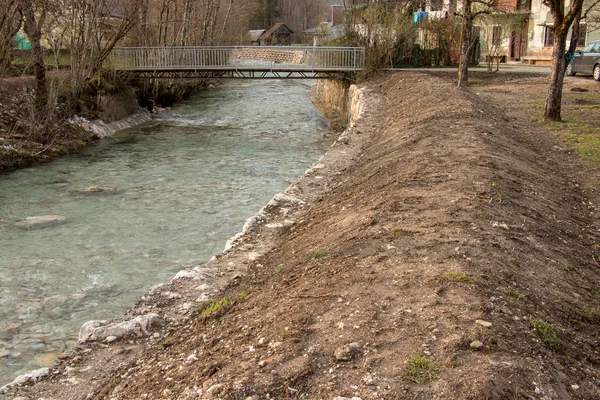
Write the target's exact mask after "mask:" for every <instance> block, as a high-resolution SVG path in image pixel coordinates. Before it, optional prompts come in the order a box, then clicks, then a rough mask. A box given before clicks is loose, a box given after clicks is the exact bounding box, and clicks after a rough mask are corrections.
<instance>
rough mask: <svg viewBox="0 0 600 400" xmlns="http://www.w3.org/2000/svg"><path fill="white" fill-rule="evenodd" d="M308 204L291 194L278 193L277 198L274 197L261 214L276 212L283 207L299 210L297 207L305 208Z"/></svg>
mask: <svg viewBox="0 0 600 400" xmlns="http://www.w3.org/2000/svg"><path fill="white" fill-rule="evenodd" d="M305 204H306V203H305V202H304V201H303V200H301V199H299V198H298V197H296V196H292V195H289V194H285V193H277V194H276V195H275V196H273V198H272V199H271V201H269V202H268V203H267V205H266V206H264V208H263V209H262V210H260V213H259V215H260V214H263V215H264V213H266V212H274V211H276V210H277V209H279V208H282V207H291V208H297V207H302V206H304V205H305Z"/></svg>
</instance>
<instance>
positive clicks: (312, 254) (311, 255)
mask: <svg viewBox="0 0 600 400" xmlns="http://www.w3.org/2000/svg"><path fill="white" fill-rule="evenodd" d="M328 254H329V251H328V250H327V249H321V248H319V247H315V248H312V249H310V251H309V252H308V259H309V260H317V259H319V258H323V257H326V256H327V255H328Z"/></svg>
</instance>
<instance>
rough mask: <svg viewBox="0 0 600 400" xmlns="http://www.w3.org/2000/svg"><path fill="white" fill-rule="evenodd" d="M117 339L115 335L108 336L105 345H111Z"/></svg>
mask: <svg viewBox="0 0 600 400" xmlns="http://www.w3.org/2000/svg"><path fill="white" fill-rule="evenodd" d="M117 339H118V338H117V337H116V336H115V335H110V336H107V337H106V343H112V342H114V341H115V340H117Z"/></svg>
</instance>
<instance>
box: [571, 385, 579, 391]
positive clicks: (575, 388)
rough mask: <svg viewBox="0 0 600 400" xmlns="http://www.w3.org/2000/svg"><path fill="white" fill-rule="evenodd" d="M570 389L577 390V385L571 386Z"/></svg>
mask: <svg viewBox="0 0 600 400" xmlns="http://www.w3.org/2000/svg"><path fill="white" fill-rule="evenodd" d="M571 389H573V390H579V385H575V384H573V385H571Z"/></svg>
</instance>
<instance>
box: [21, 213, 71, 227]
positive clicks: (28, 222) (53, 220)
mask: <svg viewBox="0 0 600 400" xmlns="http://www.w3.org/2000/svg"><path fill="white" fill-rule="evenodd" d="M64 220H65V217H63V216H62V215H40V216H36V217H27V218H25V219H22V220H21V221H19V222H17V226H19V227H21V228H41V227H44V226H49V225H53V224H57V223H60V222H63V221H64Z"/></svg>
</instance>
